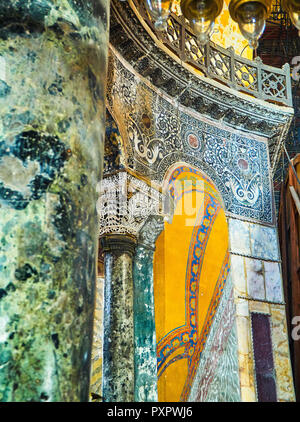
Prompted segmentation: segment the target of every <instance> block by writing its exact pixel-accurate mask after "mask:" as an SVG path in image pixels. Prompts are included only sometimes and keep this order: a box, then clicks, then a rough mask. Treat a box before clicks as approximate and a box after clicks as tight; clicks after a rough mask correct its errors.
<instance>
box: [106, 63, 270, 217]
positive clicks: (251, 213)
mask: <svg viewBox="0 0 300 422" xmlns="http://www.w3.org/2000/svg"><path fill="white" fill-rule="evenodd" d="M111 66H113V70H111V72H112V73H113V74H114V75H115V76H114V78H115V79H114V81H113V83H112V86H111V87H110V89H109V100H108V103H109V105H110V107H111V109H112V110H113V108H114V103H115V102H116V104H117V106H116V107H117V108H118V119H121V120H122V122H121V125H122V127H123V128H124V129H125V130H124V138H126V142H127V143H128V144H129V145H128V146H129V148H128V162H127V165H128V166H129V167H131V168H132V169H133V170H136V171H138V172H139V173H140V174H143V175H146V176H147V177H150V178H151V179H152V180H155V181H158V182H159V183H161V182H162V181H163V179H164V177H165V174H166V172H167V171H168V169H169V168H170V167H171V166H172V165H173V164H175V163H177V162H185V163H187V164H191V165H194V166H195V167H197V168H198V169H200V170H202V171H204V172H205V173H206V174H207V175H208V176H209V177H210V178H211V179H212V181H213V182H214V183H215V185H216V186H217V188H218V189H219V191H220V193H221V195H222V197H223V200H224V204H225V207H226V210H227V212H229V213H231V214H233V215H238V216H241V217H243V218H244V219H253V220H255V221H259V222H263V223H267V224H273V221H274V220H273V219H274V210H273V197H272V188H271V181H270V174H269V173H270V166H269V157H268V146H267V143H266V142H265V141H264V140H258V139H257V138H256V139H250V138H247V137H245V136H241V135H238V134H237V133H233V132H232V131H231V130H230V129H226V130H225V129H224V128H221V127H219V126H216V125H214V124H213V122H212V124H210V123H207V121H205V120H204V119H203V120H202V117H201V120H200V117H199V118H196V117H194V115H192V113H191V114H188V113H189V112H188V111H187V109H185V111H183V110H181V109H178V108H176V106H174V105H173V104H172V103H171V102H169V101H168V100H167V99H166V98H164V97H163V96H162V95H160V94H159V93H158V92H156V91H155V90H154V89H152V88H151V87H149V86H148V85H146V84H145V83H144V82H142V81H141V80H140V78H139V77H138V76H133V74H132V73H131V72H129V70H127V69H126V68H125V67H124V65H123V64H122V63H121V62H120V61H119V60H118V59H117V58H116V57H115V58H114V61H113V64H111ZM124 86H126V90H125V91H124ZM124 92H125V93H124ZM128 93H130V94H128ZM125 94H126V95H125ZM125 97H126V98H125ZM120 111H122V113H120Z"/></svg>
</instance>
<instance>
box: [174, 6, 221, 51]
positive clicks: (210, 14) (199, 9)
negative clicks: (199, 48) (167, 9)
mask: <svg viewBox="0 0 300 422" xmlns="http://www.w3.org/2000/svg"><path fill="white" fill-rule="evenodd" d="M180 7H181V11H182V14H183V16H184V17H185V18H186V19H187V20H188V21H189V23H190V26H191V28H192V30H193V31H194V32H195V35H196V36H197V39H198V41H199V42H200V44H206V43H207V41H209V37H210V35H211V33H212V29H213V26H214V22H215V19H216V17H217V16H219V14H220V13H221V11H222V8H223V0H181V3H180Z"/></svg>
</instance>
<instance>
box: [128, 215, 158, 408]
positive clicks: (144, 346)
mask: <svg viewBox="0 0 300 422" xmlns="http://www.w3.org/2000/svg"><path fill="white" fill-rule="evenodd" d="M163 227H164V223H163V218H162V217H159V216H152V217H150V218H149V219H148V220H147V221H146V223H145V224H144V226H143V227H142V229H141V231H140V234H139V240H138V245H137V248H136V253H135V257H134V265H133V280H134V340H135V357H134V361H135V401H137V402H156V401H158V396H157V358H156V332H155V316H154V290H153V256H154V250H155V241H156V239H157V237H158V235H159V234H160V233H161V231H162V230H163Z"/></svg>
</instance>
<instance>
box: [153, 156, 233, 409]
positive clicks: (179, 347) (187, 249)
mask: <svg viewBox="0 0 300 422" xmlns="http://www.w3.org/2000/svg"><path fill="white" fill-rule="evenodd" d="M164 190H165V191H166V192H168V193H169V195H170V197H171V199H172V201H173V209H174V214H173V217H172V218H171V219H169V222H165V227H164V230H163V231H162V233H161V234H160V236H159V237H158V239H157V241H156V250H155V254H154V263H153V269H154V305H155V326H156V340H157V373H158V381H157V387H158V400H159V401H163V402H164V401H165V402H176V401H186V400H187V399H188V395H189V392H190V389H191V386H192V383H193V380H194V378H195V374H196V371H197V367H198V363H199V360H200V358H201V352H202V350H203V348H204V345H205V342H206V339H207V336H208V333H209V330H210V327H211V324H212V322H213V318H214V315H215V312H216V309H217V306H218V304H219V301H220V298H221V295H222V291H223V288H224V285H225V283H226V279H227V276H228V273H229V268H230V263H229V252H228V226H227V221H226V217H225V212H224V204H223V201H222V198H221V196H220V194H219V192H218V190H217V188H216V187H215V185H214V183H213V182H212V181H211V180H210V179H209V178H208V177H207V176H206V175H205V174H204V173H202V172H201V171H200V170H198V169H196V168H194V167H192V166H190V165H189V164H185V163H177V164H176V165H174V166H172V167H171V168H170V169H169V171H168V172H167V173H166V176H165V180H164Z"/></svg>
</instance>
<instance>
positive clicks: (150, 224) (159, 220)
mask: <svg viewBox="0 0 300 422" xmlns="http://www.w3.org/2000/svg"><path fill="white" fill-rule="evenodd" d="M163 229H164V218H163V217H162V216H158V215H154V216H150V217H149V218H148V219H147V221H146V222H145V224H144V225H143V227H142V228H141V230H140V232H139V237H138V245H139V246H143V247H145V248H147V249H152V250H155V242H156V239H157V238H158V236H159V235H160V233H161V232H162V231H163Z"/></svg>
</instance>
